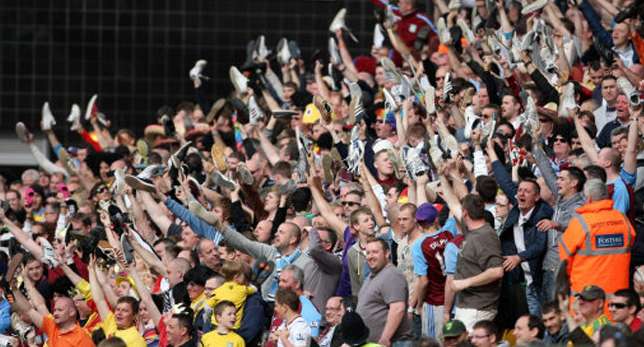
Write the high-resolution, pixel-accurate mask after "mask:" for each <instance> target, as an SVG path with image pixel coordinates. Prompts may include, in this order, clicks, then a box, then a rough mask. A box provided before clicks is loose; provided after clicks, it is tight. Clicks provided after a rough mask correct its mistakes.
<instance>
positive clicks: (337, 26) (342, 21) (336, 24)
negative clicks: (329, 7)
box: [329, 8, 358, 42]
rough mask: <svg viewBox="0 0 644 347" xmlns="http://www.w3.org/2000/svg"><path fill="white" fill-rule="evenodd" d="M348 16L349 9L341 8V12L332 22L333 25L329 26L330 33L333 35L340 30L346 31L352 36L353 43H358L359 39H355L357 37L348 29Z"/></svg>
mask: <svg viewBox="0 0 644 347" xmlns="http://www.w3.org/2000/svg"><path fill="white" fill-rule="evenodd" d="M346 16H347V9H346V8H341V9H340V11H338V13H337V14H336V15H335V17H334V18H333V20H332V21H331V24H330V25H329V31H330V32H332V33H335V32H336V31H338V30H344V31H346V32H347V33H348V34H349V36H351V39H352V40H353V41H355V42H358V39H357V38H356V37H355V35H353V33H352V32H351V30H349V28H348V27H347V22H346Z"/></svg>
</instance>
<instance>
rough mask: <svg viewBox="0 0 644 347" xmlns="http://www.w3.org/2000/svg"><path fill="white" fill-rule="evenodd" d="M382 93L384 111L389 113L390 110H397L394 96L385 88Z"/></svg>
mask: <svg viewBox="0 0 644 347" xmlns="http://www.w3.org/2000/svg"><path fill="white" fill-rule="evenodd" d="M382 93H383V94H384V96H385V112H386V113H387V114H389V113H391V112H396V111H398V102H396V98H395V97H394V96H393V95H391V93H390V92H389V91H388V90H387V89H386V88H384V89H383V90H382Z"/></svg>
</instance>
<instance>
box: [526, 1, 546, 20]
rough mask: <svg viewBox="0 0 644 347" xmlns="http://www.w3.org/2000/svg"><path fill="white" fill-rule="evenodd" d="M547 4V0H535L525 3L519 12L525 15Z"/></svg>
mask: <svg viewBox="0 0 644 347" xmlns="http://www.w3.org/2000/svg"><path fill="white" fill-rule="evenodd" d="M547 4H548V0H535V1H533V2H531V3H529V4H527V5H526V6H524V7H523V9H522V10H521V14H522V15H524V16H525V15H528V14H530V13H532V12H536V11H539V10H541V9H542V8H544V7H546V5H547Z"/></svg>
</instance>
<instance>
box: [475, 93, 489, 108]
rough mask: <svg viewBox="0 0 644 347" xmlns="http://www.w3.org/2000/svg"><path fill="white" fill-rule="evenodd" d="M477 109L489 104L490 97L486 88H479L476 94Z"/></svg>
mask: <svg viewBox="0 0 644 347" xmlns="http://www.w3.org/2000/svg"><path fill="white" fill-rule="evenodd" d="M478 99H479V107H484V106H485V105H487V104H489V103H490V95H489V94H488V92H487V88H481V89H479V92H478Z"/></svg>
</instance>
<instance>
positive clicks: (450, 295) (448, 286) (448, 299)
mask: <svg viewBox="0 0 644 347" xmlns="http://www.w3.org/2000/svg"><path fill="white" fill-rule="evenodd" d="M452 281H454V276H453V275H447V278H446V282H445V303H444V305H445V307H444V309H443V320H444V321H445V322H447V321H449V317H450V312H452V306H454V298H455V297H456V292H455V291H454V290H453V289H452Z"/></svg>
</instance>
